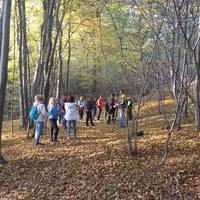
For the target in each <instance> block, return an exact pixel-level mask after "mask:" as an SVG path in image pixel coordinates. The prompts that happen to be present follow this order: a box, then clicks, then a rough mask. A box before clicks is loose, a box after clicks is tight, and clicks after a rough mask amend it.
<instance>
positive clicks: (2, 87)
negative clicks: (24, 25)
mask: <svg viewBox="0 0 200 200" xmlns="http://www.w3.org/2000/svg"><path fill="white" fill-rule="evenodd" d="M10 14H11V0H3V19H2V40H1V56H0V162H4V159H3V157H2V153H1V145H2V144H1V142H2V141H1V136H2V125H3V113H4V104H5V94H6V85H7V76H8V54H9V39H10Z"/></svg>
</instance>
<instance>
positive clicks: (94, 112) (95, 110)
mask: <svg viewBox="0 0 200 200" xmlns="http://www.w3.org/2000/svg"><path fill="white" fill-rule="evenodd" d="M91 102H92V106H93V109H92V120H93V121H94V119H95V116H96V114H97V106H96V98H95V97H94V98H92V100H91Z"/></svg>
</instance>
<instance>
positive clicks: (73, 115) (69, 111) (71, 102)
mask: <svg viewBox="0 0 200 200" xmlns="http://www.w3.org/2000/svg"><path fill="white" fill-rule="evenodd" d="M79 109H80V107H79V106H78V104H76V103H75V99H74V97H73V96H69V97H68V99H67V102H66V103H65V116H64V118H65V120H66V121H67V132H68V136H67V139H68V141H70V127H71V124H72V125H73V131H74V141H76V140H77V136H76V121H77V120H78V119H79Z"/></svg>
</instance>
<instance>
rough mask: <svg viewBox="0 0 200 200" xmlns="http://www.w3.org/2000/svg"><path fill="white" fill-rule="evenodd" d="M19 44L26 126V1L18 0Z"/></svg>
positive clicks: (21, 91) (21, 120)
mask: <svg viewBox="0 0 200 200" xmlns="http://www.w3.org/2000/svg"><path fill="white" fill-rule="evenodd" d="M18 13H19V20H18V22H19V23H18V46H19V82H20V87H19V94H20V125H21V127H25V126H26V124H27V121H28V111H29V99H28V82H27V55H28V53H27V41H26V13H25V1H24V0H18Z"/></svg>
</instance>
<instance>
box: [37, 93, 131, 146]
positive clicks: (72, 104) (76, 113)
mask: <svg viewBox="0 0 200 200" xmlns="http://www.w3.org/2000/svg"><path fill="white" fill-rule="evenodd" d="M43 100H44V99H43V96H42V95H36V96H35V102H34V103H33V107H34V108H36V110H37V111H38V117H37V119H34V124H35V134H34V144H35V145H36V146H37V145H38V144H41V143H40V137H41V135H42V132H43V127H44V123H45V119H46V118H47V117H48V119H49V122H50V125H51V128H50V143H51V144H53V143H56V142H58V133H59V127H58V124H57V121H58V120H59V123H60V124H62V125H63V127H64V128H65V129H67V133H68V134H67V139H68V141H70V132H71V130H73V133H74V141H75V142H76V140H77V135H76V123H77V120H80V121H82V120H83V116H84V113H85V115H86V117H85V122H86V127H89V125H91V126H95V124H94V120H95V117H96V115H97V121H99V120H100V119H101V114H102V111H103V109H104V108H105V116H104V118H105V120H107V124H110V122H111V121H113V123H114V124H115V123H116V118H117V114H118V110H119V119H120V127H126V121H128V120H132V118H133V114H132V108H133V102H132V100H131V98H129V97H128V98H127V97H126V95H125V93H124V91H123V90H122V91H120V94H119V95H115V94H112V95H111V96H110V97H109V98H108V99H107V100H105V99H104V98H103V96H100V97H99V98H98V99H97V100H96V99H95V98H87V99H84V98H83V96H81V97H80V99H79V100H78V101H77V102H76V101H75V98H74V96H63V97H62V98H61V99H57V98H55V97H51V98H50V99H49V103H48V106H47V109H46V107H45V105H44V103H43ZM97 111H98V113H97ZM126 112H127V113H126ZM126 116H127V117H126Z"/></svg>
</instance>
